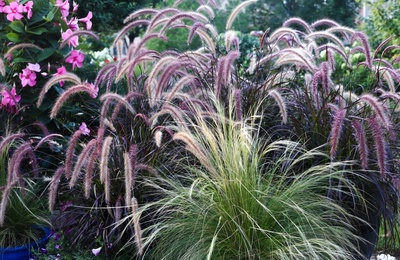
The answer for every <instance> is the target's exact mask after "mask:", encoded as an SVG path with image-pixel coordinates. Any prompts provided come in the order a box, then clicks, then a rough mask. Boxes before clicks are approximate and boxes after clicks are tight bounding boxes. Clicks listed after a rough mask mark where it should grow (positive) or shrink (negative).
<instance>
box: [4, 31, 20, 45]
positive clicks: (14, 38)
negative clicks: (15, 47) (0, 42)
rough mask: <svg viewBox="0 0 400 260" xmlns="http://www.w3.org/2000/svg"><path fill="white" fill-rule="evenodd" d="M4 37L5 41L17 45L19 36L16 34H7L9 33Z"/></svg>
mask: <svg viewBox="0 0 400 260" xmlns="http://www.w3.org/2000/svg"><path fill="white" fill-rule="evenodd" d="M6 37H7V39H8V40H9V41H12V42H14V43H18V42H19V41H20V40H19V35H18V34H16V33H14V32H9V33H7V34H6Z"/></svg>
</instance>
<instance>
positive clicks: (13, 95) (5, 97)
mask: <svg viewBox="0 0 400 260" xmlns="http://www.w3.org/2000/svg"><path fill="white" fill-rule="evenodd" d="M1 97H2V98H1V103H0V107H4V108H5V109H6V111H8V112H10V113H14V112H15V111H16V107H17V103H18V102H19V101H20V100H21V96H20V95H17V91H16V89H15V87H14V88H12V89H11V90H7V89H4V90H3V91H2V92H1Z"/></svg>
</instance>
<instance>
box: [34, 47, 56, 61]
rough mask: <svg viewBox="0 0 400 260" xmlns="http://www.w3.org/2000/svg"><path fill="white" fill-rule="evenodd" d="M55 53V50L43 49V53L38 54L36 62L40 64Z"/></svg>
mask: <svg viewBox="0 0 400 260" xmlns="http://www.w3.org/2000/svg"><path fill="white" fill-rule="evenodd" d="M55 51H56V50H55V49H53V48H46V49H44V50H43V51H41V52H40V54H39V56H38V57H37V62H41V61H43V60H45V59H47V58H48V57H50V56H51V55H53V54H54V52H55Z"/></svg>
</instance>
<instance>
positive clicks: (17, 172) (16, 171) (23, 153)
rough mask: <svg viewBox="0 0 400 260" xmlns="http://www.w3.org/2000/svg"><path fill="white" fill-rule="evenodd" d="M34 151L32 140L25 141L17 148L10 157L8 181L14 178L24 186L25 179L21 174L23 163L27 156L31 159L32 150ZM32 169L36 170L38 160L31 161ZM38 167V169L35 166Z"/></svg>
mask: <svg viewBox="0 0 400 260" xmlns="http://www.w3.org/2000/svg"><path fill="white" fill-rule="evenodd" d="M31 151H33V147H32V145H31V143H30V142H27V143H23V144H21V145H20V146H18V147H17V149H15V151H14V153H13V155H12V156H11V158H10V163H9V165H8V169H7V182H11V181H13V180H16V181H18V183H19V185H20V187H23V186H24V184H23V179H22V174H21V165H22V161H23V160H25V159H26V158H29V159H31V158H32V156H31V155H30V152H31ZM31 167H32V170H36V169H37V167H38V165H37V162H33V161H31ZM34 167H36V169H35V168H34Z"/></svg>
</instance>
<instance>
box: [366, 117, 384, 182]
mask: <svg viewBox="0 0 400 260" xmlns="http://www.w3.org/2000/svg"><path fill="white" fill-rule="evenodd" d="M368 123H369V126H370V129H371V132H372V138H373V140H374V147H375V150H376V159H377V163H378V167H379V173H380V175H381V177H382V178H385V177H386V158H387V155H386V142H385V140H384V135H383V132H382V128H381V124H380V123H379V120H378V119H377V117H376V116H374V117H370V118H368Z"/></svg>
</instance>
